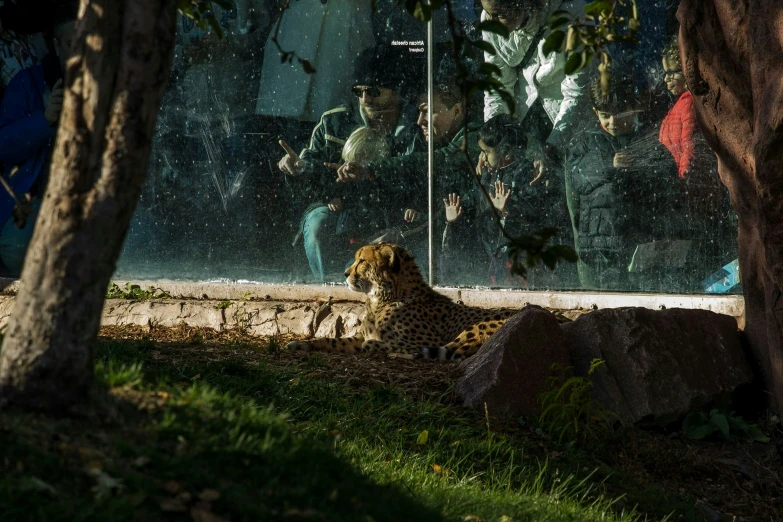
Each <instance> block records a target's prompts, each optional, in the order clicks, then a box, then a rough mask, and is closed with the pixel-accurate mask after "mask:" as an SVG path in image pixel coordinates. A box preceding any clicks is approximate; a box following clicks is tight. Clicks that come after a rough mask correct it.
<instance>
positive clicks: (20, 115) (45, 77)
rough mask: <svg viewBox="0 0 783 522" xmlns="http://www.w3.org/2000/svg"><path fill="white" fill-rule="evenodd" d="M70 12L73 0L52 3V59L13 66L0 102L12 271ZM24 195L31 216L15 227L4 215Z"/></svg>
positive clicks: (59, 89) (51, 124) (41, 176)
mask: <svg viewBox="0 0 783 522" xmlns="http://www.w3.org/2000/svg"><path fill="white" fill-rule="evenodd" d="M76 13H77V9H76V6H75V4H74V3H73V2H64V3H63V4H61V5H59V6H58V7H57V10H56V12H55V15H54V16H55V18H54V22H53V29H52V32H51V38H52V44H53V48H54V50H55V53H56V58H54V57H51V56H50V57H47V58H46V59H45V61H44V63H43V64H40V65H33V66H32V67H28V68H26V69H22V70H20V71H18V72H17V73H16V75H15V76H14V77H13V79H12V80H11V81H10V83H9V84H8V87H7V88H6V91H5V94H4V96H3V100H2V103H0V162H2V163H3V164H4V165H5V167H4V170H3V174H2V176H3V179H4V181H5V184H6V185H7V188H5V187H0V227H2V232H1V233H0V257H2V258H3V263H4V264H5V265H6V267H7V269H10V270H11V272H12V275H16V274H17V273H18V272H19V271H20V270H21V264H22V260H23V259H24V253H25V251H26V248H27V244H28V243H29V240H30V238H31V236H32V229H33V224H34V215H35V214H36V213H37V209H38V207H39V205H40V198H41V196H42V195H43V191H44V187H45V184H46V179H47V177H48V170H49V162H50V159H51V153H52V148H53V146H54V137H55V135H56V134H57V124H58V122H59V118H60V112H61V111H62V105H63V94H64V91H63V79H62V71H64V70H65V62H66V59H67V58H68V56H69V55H70V53H71V43H72V42H71V40H72V37H73V33H74V25H75V21H76ZM8 189H10V190H11V191H12V192H13V195H12V194H11V193H9V191H8ZM26 194H30V196H31V197H32V207H33V218H32V219H27V220H26V225H25V227H24V229H23V230H21V231H20V230H18V229H17V227H16V226H15V225H14V223H13V222H12V221H11V220H10V218H11V216H12V214H13V211H14V207H15V206H16V202H17V200H20V201H21V200H22V199H23V198H25V195H26Z"/></svg>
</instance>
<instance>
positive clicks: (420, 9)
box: [412, 1, 432, 22]
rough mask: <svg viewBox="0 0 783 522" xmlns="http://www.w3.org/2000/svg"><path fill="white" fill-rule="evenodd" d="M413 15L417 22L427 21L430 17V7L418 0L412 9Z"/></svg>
mask: <svg viewBox="0 0 783 522" xmlns="http://www.w3.org/2000/svg"><path fill="white" fill-rule="evenodd" d="M412 14H413V17H414V18H415V19H416V20H418V21H419V22H429V21H430V20H431V19H432V7H430V6H429V5H427V4H425V3H423V2H421V1H419V2H416V7H415V9H414V10H413V13H412Z"/></svg>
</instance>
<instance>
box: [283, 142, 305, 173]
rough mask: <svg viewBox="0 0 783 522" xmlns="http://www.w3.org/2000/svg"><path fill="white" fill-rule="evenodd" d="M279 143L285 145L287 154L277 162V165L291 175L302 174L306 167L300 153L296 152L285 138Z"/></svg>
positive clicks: (284, 148)
mask: <svg viewBox="0 0 783 522" xmlns="http://www.w3.org/2000/svg"><path fill="white" fill-rule="evenodd" d="M278 143H280V146H281V147H283V150H285V153H286V154H285V156H283V157H282V158H281V159H280V161H279V162H278V163H277V167H278V168H279V169H280V170H282V171H283V172H285V173H286V174H288V175H289V176H300V175H301V174H302V168H303V167H304V161H302V160H301V159H300V158H299V154H297V153H296V152H294V149H292V148H291V147H290V146H289V145H288V143H286V142H285V140H280V141H279V142H278Z"/></svg>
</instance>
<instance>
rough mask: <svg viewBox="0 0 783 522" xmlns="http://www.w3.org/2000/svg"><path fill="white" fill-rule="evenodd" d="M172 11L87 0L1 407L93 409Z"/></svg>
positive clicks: (9, 348)
mask: <svg viewBox="0 0 783 522" xmlns="http://www.w3.org/2000/svg"><path fill="white" fill-rule="evenodd" d="M176 3H177V2H176V0H82V1H81V5H80V10H79V15H80V16H79V18H80V20H79V22H78V23H77V25H76V34H75V42H76V43H75V46H74V56H73V57H71V58H70V59H69V60H68V63H67V66H66V70H67V73H66V94H65V103H64V107H63V111H62V114H61V117H60V127H59V131H58V134H57V139H56V145H55V150H54V154H53V158H52V165H51V171H50V178H49V185H48V187H47V190H46V194H45V195H44V200H43V202H42V206H41V211H40V215H39V218H38V222H37V225H36V228H35V232H34V234H33V238H32V241H31V243H30V247H29V249H28V252H27V259H26V261H25V266H24V269H23V271H22V278H21V285H20V290H19V293H18V295H17V298H16V304H15V308H14V312H13V314H12V317H11V320H10V323H9V326H8V330H7V333H6V336H5V339H4V342H3V345H2V351H0V404H2V403H5V404H13V405H19V406H24V407H37V408H43V409H48V410H53V409H61V408H68V407H71V406H74V405H76V404H78V403H79V402H81V401H83V400H84V399H85V396H86V393H87V392H88V389H89V385H90V383H91V380H92V350H91V345H92V344H93V342H94V341H95V339H96V336H97V334H98V328H99V325H100V317H101V311H102V308H103V303H104V298H105V295H106V289H107V287H108V284H109V280H110V278H111V275H112V273H113V272H114V269H115V263H116V261H117V258H118V257H119V254H120V251H121V249H122V243H123V240H124V238H125V234H126V232H127V230H128V226H129V224H130V219H131V216H132V214H133V211H134V209H135V207H136V203H137V201H138V198H139V194H140V190H141V185H142V182H143V180H144V176H145V173H146V170H147V164H148V161H149V154H150V147H151V142H152V135H153V132H154V128H155V120H156V118H157V112H158V107H159V106H160V101H161V98H162V95H163V90H164V87H165V83H166V79H167V77H168V73H169V70H170V68H171V60H172V55H173V48H174V37H175V27H176Z"/></svg>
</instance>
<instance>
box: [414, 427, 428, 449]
mask: <svg viewBox="0 0 783 522" xmlns="http://www.w3.org/2000/svg"><path fill="white" fill-rule="evenodd" d="M429 438H430V432H429V431H428V430H424V431H422V432H421V433H419V436H418V437H416V444H418V445H419V446H424V445H425V444H427V441H428V440H429Z"/></svg>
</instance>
